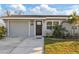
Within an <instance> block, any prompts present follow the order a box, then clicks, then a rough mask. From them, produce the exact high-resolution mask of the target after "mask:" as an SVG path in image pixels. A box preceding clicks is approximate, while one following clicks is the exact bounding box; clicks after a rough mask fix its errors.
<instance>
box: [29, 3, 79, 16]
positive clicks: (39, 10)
mask: <svg viewBox="0 0 79 59" xmlns="http://www.w3.org/2000/svg"><path fill="white" fill-rule="evenodd" d="M60 7H61V6H60ZM73 11H76V12H77V14H78V15H79V5H71V6H68V7H66V9H63V8H62V10H61V9H58V8H53V7H50V6H49V5H46V4H45V5H44V4H43V5H39V6H36V7H34V8H32V9H30V13H31V14H41V15H70V14H71V13H72V12H73Z"/></svg>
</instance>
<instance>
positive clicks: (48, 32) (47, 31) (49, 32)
mask: <svg viewBox="0 0 79 59" xmlns="http://www.w3.org/2000/svg"><path fill="white" fill-rule="evenodd" d="M48 21H51V22H52V26H53V22H55V21H57V22H59V24H61V23H62V22H63V21H64V20H46V21H45V24H44V25H45V26H44V28H45V30H44V32H45V33H44V35H46V34H49V35H52V33H53V29H52V30H48V29H47V22H48Z"/></svg>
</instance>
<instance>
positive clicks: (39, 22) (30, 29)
mask: <svg viewBox="0 0 79 59" xmlns="http://www.w3.org/2000/svg"><path fill="white" fill-rule="evenodd" d="M68 17H69V16H68V15H12V16H3V17H1V19H3V20H4V21H5V24H6V27H7V32H8V33H7V36H8V37H24V38H28V37H36V36H45V35H46V33H51V32H52V31H51V27H52V26H53V25H54V24H55V23H58V24H61V23H62V22H63V21H66V20H68ZM65 26H67V27H68V26H69V25H68V24H65ZM68 29H69V28H68ZM70 31H71V30H70Z"/></svg>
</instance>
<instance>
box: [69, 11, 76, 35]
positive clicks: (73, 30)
mask: <svg viewBox="0 0 79 59" xmlns="http://www.w3.org/2000/svg"><path fill="white" fill-rule="evenodd" d="M76 21H77V14H76V11H73V13H72V14H71V15H70V16H69V19H68V23H70V24H71V25H72V32H73V35H74V34H75V29H76V26H75V24H76Z"/></svg>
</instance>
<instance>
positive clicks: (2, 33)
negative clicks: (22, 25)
mask: <svg viewBox="0 0 79 59" xmlns="http://www.w3.org/2000/svg"><path fill="white" fill-rule="evenodd" d="M6 32H7V31H6V28H5V27H4V26H1V27H0V39H2V38H4V37H5V36H6Z"/></svg>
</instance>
